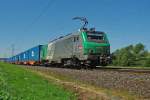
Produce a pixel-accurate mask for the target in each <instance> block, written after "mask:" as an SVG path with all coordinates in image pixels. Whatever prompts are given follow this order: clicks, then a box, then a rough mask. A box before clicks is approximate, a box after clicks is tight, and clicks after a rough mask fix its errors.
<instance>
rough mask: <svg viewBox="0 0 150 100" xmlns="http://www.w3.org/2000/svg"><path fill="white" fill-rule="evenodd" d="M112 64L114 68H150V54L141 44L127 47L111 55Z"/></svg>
mask: <svg viewBox="0 0 150 100" xmlns="http://www.w3.org/2000/svg"><path fill="white" fill-rule="evenodd" d="M112 64H113V65H115V66H144V67H150V52H148V50H146V49H145V46H144V45H143V44H142V43H138V44H136V45H129V46H127V47H124V48H121V49H118V50H116V51H115V52H113V53H112Z"/></svg>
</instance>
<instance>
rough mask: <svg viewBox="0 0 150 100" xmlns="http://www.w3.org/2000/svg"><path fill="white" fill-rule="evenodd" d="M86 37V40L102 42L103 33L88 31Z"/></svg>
mask: <svg viewBox="0 0 150 100" xmlns="http://www.w3.org/2000/svg"><path fill="white" fill-rule="evenodd" d="M87 39H88V41H93V42H104V35H103V33H99V32H93V33H92V32H88V33H87Z"/></svg>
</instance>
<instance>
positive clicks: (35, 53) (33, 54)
mask: <svg viewBox="0 0 150 100" xmlns="http://www.w3.org/2000/svg"><path fill="white" fill-rule="evenodd" d="M41 47H42V45H38V46H36V47H33V48H31V49H29V61H36V62H37V61H40V51H41Z"/></svg>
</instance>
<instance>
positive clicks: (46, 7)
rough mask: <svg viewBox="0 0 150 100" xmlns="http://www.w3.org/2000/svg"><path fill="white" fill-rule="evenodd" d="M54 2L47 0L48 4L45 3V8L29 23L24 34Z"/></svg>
mask: <svg viewBox="0 0 150 100" xmlns="http://www.w3.org/2000/svg"><path fill="white" fill-rule="evenodd" d="M54 1H55V0H49V2H48V3H47V6H45V7H44V8H43V9H42V10H41V12H40V14H39V15H38V16H37V17H36V18H35V19H34V20H33V21H32V22H31V24H29V25H28V27H27V28H26V29H25V32H27V31H29V30H30V29H31V28H32V26H33V25H34V24H35V23H36V22H37V21H38V20H39V19H40V18H41V17H42V16H43V15H44V13H46V12H47V10H48V9H49V8H50V7H51V6H52V4H53V3H54Z"/></svg>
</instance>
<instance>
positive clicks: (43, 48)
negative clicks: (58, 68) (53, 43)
mask: <svg viewBox="0 0 150 100" xmlns="http://www.w3.org/2000/svg"><path fill="white" fill-rule="evenodd" d="M47 48H48V44H46V45H43V46H41V51H40V57H41V58H40V59H41V61H46V60H47V59H46V57H47Z"/></svg>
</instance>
